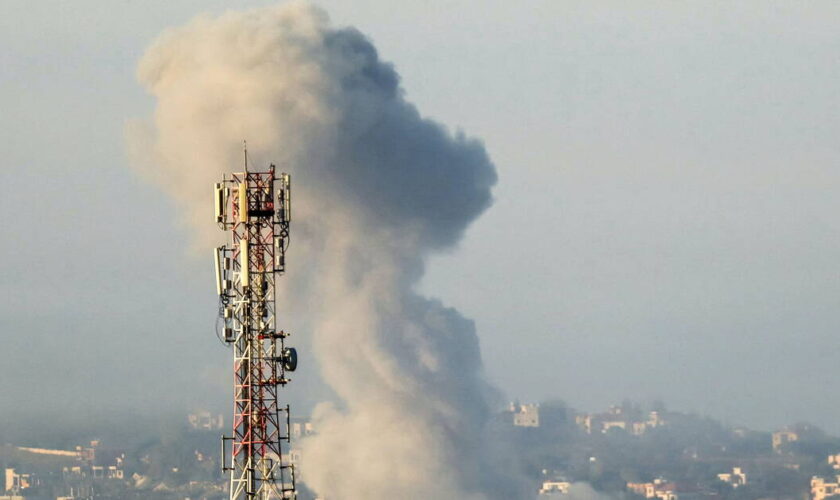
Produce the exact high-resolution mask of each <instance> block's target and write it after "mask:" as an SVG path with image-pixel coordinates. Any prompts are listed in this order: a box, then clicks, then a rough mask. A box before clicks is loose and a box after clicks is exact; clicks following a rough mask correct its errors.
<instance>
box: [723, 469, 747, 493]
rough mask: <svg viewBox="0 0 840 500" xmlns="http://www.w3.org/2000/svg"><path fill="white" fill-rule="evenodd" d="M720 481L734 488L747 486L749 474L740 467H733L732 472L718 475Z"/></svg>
mask: <svg viewBox="0 0 840 500" xmlns="http://www.w3.org/2000/svg"><path fill="white" fill-rule="evenodd" d="M717 477H718V480H719V481H722V482H724V483H727V484H729V485H731V486H732V487H733V488H737V487H739V486H743V485H745V484H747V474H746V473H745V472H744V471H743V470H742V469H741V468H740V467H733V468H732V472H723V473H721V474H718V475H717Z"/></svg>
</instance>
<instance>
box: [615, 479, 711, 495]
mask: <svg viewBox="0 0 840 500" xmlns="http://www.w3.org/2000/svg"><path fill="white" fill-rule="evenodd" d="M627 490H628V491H632V492H633V493H635V494H637V495H639V496H643V497H645V498H656V499H658V500H698V499H710V498H713V497H715V494H713V493H709V492H705V491H701V490H700V489H699V488H698V487H697V485H693V484H683V483H677V482H673V481H668V480H665V479H663V478H658V479H654V480H653V482H650V483H627Z"/></svg>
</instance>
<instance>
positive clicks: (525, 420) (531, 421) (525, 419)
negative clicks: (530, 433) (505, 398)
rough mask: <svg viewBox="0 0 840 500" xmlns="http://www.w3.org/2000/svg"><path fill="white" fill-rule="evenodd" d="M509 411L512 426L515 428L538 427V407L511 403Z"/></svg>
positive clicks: (536, 405)
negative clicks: (511, 417) (511, 416)
mask: <svg viewBox="0 0 840 500" xmlns="http://www.w3.org/2000/svg"><path fill="white" fill-rule="evenodd" d="M510 411H511V412H512V413H513V425H515V426H516V427H539V426H540V405H538V404H528V405H521V404H518V403H511V405H510Z"/></svg>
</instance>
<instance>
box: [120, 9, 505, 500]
mask: <svg viewBox="0 0 840 500" xmlns="http://www.w3.org/2000/svg"><path fill="white" fill-rule="evenodd" d="M138 74H139V79H140V81H141V82H142V84H143V85H144V86H145V87H146V88H147V89H148V91H149V92H150V93H151V94H152V95H153V96H154V97H155V98H156V99H157V108H156V110H155V114H154V119H153V122H154V126H153V127H151V129H150V130H149V131H148V132H147V133H146V134H144V133H143V132H142V131H141V130H139V129H136V128H135V130H133V131H129V132H130V133H129V139H130V140H129V148H130V149H131V150H132V154H133V155H135V156H136V155H141V154H142V155H145V156H146V158H147V161H146V162H145V163H146V167H144V168H143V171H142V173H143V175H145V176H146V177H147V178H149V179H151V180H152V181H153V182H155V183H158V184H159V185H160V186H162V187H163V189H165V190H166V191H167V192H169V193H170V194H171V195H172V197H173V198H174V199H175V200H176V203H177V204H178V205H179V208H180V210H181V211H182V213H183V214H184V217H185V220H186V222H187V223H188V224H190V225H191V226H192V227H194V228H195V230H196V235H197V241H198V242H199V244H200V245H206V247H209V246H210V245H212V244H214V243H215V241H216V239H217V238H218V237H219V234H220V231H218V229H217V228H216V226H215V225H214V224H213V223H212V220H211V219H212V216H211V214H210V212H212V209H211V208H210V207H211V202H210V200H211V196H210V194H211V187H212V184H213V182H215V181H217V180H218V179H219V178H221V176H222V174H223V173H226V172H230V171H233V170H239V169H240V168H241V167H240V166H241V164H242V158H241V155H242V153H241V140H242V139H243V138H246V139H247V140H248V149H249V152H251V153H252V155H253V157H258V158H261V159H266V160H267V161H269V160H270V161H272V162H274V163H276V164H277V165H278V168H279V169H281V170H284V171H288V172H290V173H291V174H292V179H293V185H294V196H293V236H292V238H293V239H292V247H291V251H290V255H289V262H290V273H289V275H288V277H287V278H284V279H283V280H280V281H281V284H280V286H282V287H284V288H283V290H280V292H279V293H280V300H281V301H284V302H283V303H284V304H290V305H289V306H288V307H286V306H284V308H290V309H293V310H295V311H297V312H298V313H299V314H306V315H308V317H309V318H310V320H311V322H312V324H313V330H314V331H313V332H312V334H313V345H314V349H315V355H316V357H317V359H318V362H319V365H320V368H321V372H322V376H323V379H324V380H325V381H326V383H327V384H328V385H329V386H330V387H331V388H332V389H333V390H334V392H335V394H336V395H337V396H338V398H339V399H340V401H339V404H337V405H334V406H333V405H322V406H320V407H319V408H317V409H316V414H315V418H316V427H317V430H318V434H317V435H316V436H313V437H311V438H308V439H307V440H305V441H303V443H302V445H301V446H302V454H303V465H302V472H303V476H304V480H305V481H306V483H307V484H308V485H309V486H310V487H312V488H313V489H314V490H316V491H317V492H318V493H319V494H320V495H323V496H326V497H327V498H329V499H331V500H332V499H351V500H352V499H359V500H362V499H364V500H380V499H381V500H384V499H388V500H391V499H395V498H400V499H414V498H417V499H419V498H438V499H456V498H457V499H489V498H517V497H521V494H520V492H519V491H518V490H517V488H518V483H517V482H516V481H515V480H511V478H509V477H506V476H507V475H506V474H505V473H504V471H503V470H500V469H501V468H500V467H499V466H498V465H497V463H495V461H494V459H493V458H492V457H493V453H492V452H491V451H490V450H489V449H488V443H489V442H492V439H485V436H484V435H483V433H482V428H483V427H484V424H485V422H486V421H487V419H488V416H489V412H490V405H491V401H492V397H493V394H494V392H493V390H492V388H491V387H490V386H489V385H488V384H487V383H486V382H485V381H484V379H483V378H482V373H481V372H482V367H481V359H480V353H479V346H478V339H477V337H476V334H475V328H474V325H473V322H472V321H470V320H469V319H466V318H464V317H463V316H461V315H460V314H459V313H458V312H457V311H456V310H454V309H452V308H448V307H445V306H444V305H442V304H441V303H440V302H439V301H436V300H432V299H429V298H426V297H423V296H420V295H419V294H418V293H417V292H416V291H415V286H416V284H417V282H418V280H419V279H420V278H421V277H422V275H423V268H424V260H425V258H426V257H427V256H428V255H429V254H430V253H431V252H433V251H438V250H442V249H446V248H449V247H452V246H453V245H455V244H456V243H457V242H458V240H459V239H460V238H461V236H462V233H463V232H464V230H465V229H466V227H467V226H468V225H469V224H470V222H471V221H472V220H474V219H475V218H476V217H477V216H478V215H479V214H481V213H482V211H484V210H485V209H486V208H487V207H488V206H489V205H490V203H491V194H490V189H491V187H492V186H493V185H494V183H495V182H496V173H495V169H494V166H493V164H492V163H491V161H490V160H489V158H488V156H487V153H486V151H485V149H484V148H483V146H482V145H481V143H480V142H478V141H476V140H474V139H469V138H467V137H464V136H463V135H462V134H456V135H454V136H453V135H452V134H450V133H449V132H447V131H446V129H444V128H443V127H442V126H441V125H439V124H437V123H435V122H433V121H431V120H428V119H425V118H423V117H421V116H420V114H419V113H418V111H417V109H416V108H415V107H414V106H413V105H412V104H410V103H409V102H407V101H406V100H405V99H404V97H403V92H402V90H401V88H400V86H399V77H398V75H397V73H396V72H395V71H394V69H393V67H392V66H391V65H390V64H388V63H385V62H382V61H380V60H379V58H378V55H377V52H376V49H375V48H374V47H373V45H372V44H371V43H370V41H368V40H367V39H366V38H365V37H364V36H363V35H362V34H361V33H359V32H358V31H356V30H354V29H349V28H348V29H336V28H333V27H331V26H330V25H329V22H328V20H327V18H326V15H325V14H324V13H323V12H322V11H320V10H318V9H316V8H313V7H310V6H307V5H304V4H291V5H285V6H280V7H273V8H267V9H259V10H252V11H247V12H229V13H226V14H224V15H222V16H220V17H217V18H211V17H200V18H198V19H196V20H194V21H192V22H191V23H190V24H188V25H186V26H184V27H181V28H177V29H173V30H170V31H168V32H167V33H165V34H163V35H162V36H161V37H160V39H159V40H157V41H156V42H155V43H154V45H153V46H152V47H151V48H150V49H149V50H148V52H147V53H146V54H145V56H144V57H143V58H142V60H141V62H140V65H139V70H138ZM261 166H262V165H261Z"/></svg>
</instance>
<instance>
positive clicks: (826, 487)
mask: <svg viewBox="0 0 840 500" xmlns="http://www.w3.org/2000/svg"><path fill="white" fill-rule="evenodd" d="M833 495H840V475H837V476H835V477H834V479H833V480H832V482H829V480H827V479H825V478H822V477H818V476H814V477H812V478H811V500H823V499H825V498H826V497H830V496H833Z"/></svg>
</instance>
